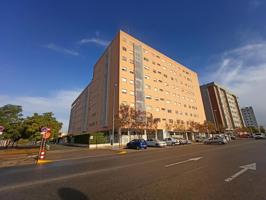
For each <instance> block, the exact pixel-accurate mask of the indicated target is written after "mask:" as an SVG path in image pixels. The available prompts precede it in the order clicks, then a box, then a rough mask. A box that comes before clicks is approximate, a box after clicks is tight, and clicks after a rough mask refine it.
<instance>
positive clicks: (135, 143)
mask: <svg viewBox="0 0 266 200" xmlns="http://www.w3.org/2000/svg"><path fill="white" fill-rule="evenodd" d="M127 148H128V149H137V150H139V149H147V142H146V141H145V140H143V139H134V140H131V141H130V142H129V143H127Z"/></svg>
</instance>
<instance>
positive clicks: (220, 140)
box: [203, 137, 227, 144]
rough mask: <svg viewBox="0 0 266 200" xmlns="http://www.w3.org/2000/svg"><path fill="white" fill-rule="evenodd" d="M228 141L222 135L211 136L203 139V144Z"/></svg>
mask: <svg viewBox="0 0 266 200" xmlns="http://www.w3.org/2000/svg"><path fill="white" fill-rule="evenodd" d="M226 143H227V142H226V140H225V139H224V138H221V137H211V138H208V139H205V140H204V141H203V144H226Z"/></svg>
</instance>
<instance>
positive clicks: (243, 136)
mask: <svg viewBox="0 0 266 200" xmlns="http://www.w3.org/2000/svg"><path fill="white" fill-rule="evenodd" d="M238 137H240V138H250V135H249V134H240V135H239V136H238Z"/></svg>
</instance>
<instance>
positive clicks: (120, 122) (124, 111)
mask: <svg viewBox="0 0 266 200" xmlns="http://www.w3.org/2000/svg"><path fill="white" fill-rule="evenodd" d="M131 109H132V108H130V107H129V106H128V105H125V104H121V105H120V107H119V113H118V115H117V116H116V126H117V127H118V128H123V129H126V130H129V128H130V127H131V124H132V116H131V113H132V111H131Z"/></svg>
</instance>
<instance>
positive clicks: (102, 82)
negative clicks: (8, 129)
mask: <svg viewBox="0 0 266 200" xmlns="http://www.w3.org/2000/svg"><path fill="white" fill-rule="evenodd" d="M121 104H125V105H128V106H130V107H132V108H134V109H136V110H144V111H146V112H147V113H152V114H153V117H154V118H159V120H160V123H159V125H158V129H159V130H161V131H167V130H166V128H165V124H166V123H173V122H175V121H178V122H180V123H181V124H183V125H184V126H186V127H188V126H189V123H190V122H192V121H193V122H199V123H203V122H204V120H205V113H204V109H203V103H202V98H201V93H200V88H199V81H198V76H197V73H196V72H194V71H192V70H190V69H188V68H187V67H185V66H183V65H181V64H180V63H177V62H176V61H174V60H173V59H171V58H169V57H167V56H165V55H164V54H162V53H160V52H159V51H157V50H155V49H153V48H151V47H150V46H148V45H146V44H144V43H143V42H141V41H139V40H137V39H136V38H134V37H132V36H131V35H129V34H127V33H125V32H123V31H119V33H118V34H117V35H116V37H115V38H114V40H113V41H112V42H111V43H110V45H109V46H108V47H107V49H106V50H105V52H104V53H103V55H102V56H101V57H100V59H99V60H98V61H97V63H96V64H95V66H94V73H93V79H92V81H91V83H90V84H89V85H88V86H87V87H86V88H85V89H84V91H83V92H82V93H81V94H80V96H79V97H78V98H77V99H76V100H75V101H74V102H73V104H72V107H71V115H70V124H69V133H70V134H80V133H83V132H97V131H111V130H112V116H113V109H114V113H115V115H116V114H118V112H119V105H121Z"/></svg>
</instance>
